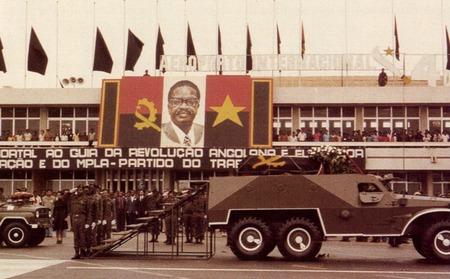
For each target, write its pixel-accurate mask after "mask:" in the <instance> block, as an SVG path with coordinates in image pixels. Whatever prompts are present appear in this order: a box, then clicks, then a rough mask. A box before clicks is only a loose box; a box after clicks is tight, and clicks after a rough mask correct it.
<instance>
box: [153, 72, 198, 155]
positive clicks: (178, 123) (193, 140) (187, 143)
mask: <svg viewBox="0 0 450 279" xmlns="http://www.w3.org/2000/svg"><path fill="white" fill-rule="evenodd" d="M167 101H168V103H167V104H168V112H169V115H170V122H167V123H163V124H162V131H161V146H170V147H203V142H204V139H203V131H204V127H203V125H200V124H198V123H195V122H194V119H195V116H196V115H197V111H198V108H199V105H200V90H199V88H198V86H197V85H195V84H194V83H193V82H191V81H189V80H181V81H178V82H176V83H175V84H174V85H173V86H172V87H171V88H170V89H169V93H168V98H167Z"/></svg>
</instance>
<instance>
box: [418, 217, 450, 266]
mask: <svg viewBox="0 0 450 279" xmlns="http://www.w3.org/2000/svg"><path fill="white" fill-rule="evenodd" d="M420 247H421V250H422V252H423V254H424V256H425V257H426V258H427V260H429V261H432V262H441V263H447V264H449V263H450V220H441V221H439V222H437V223H434V224H431V225H430V226H429V227H428V229H425V230H424V234H423V237H422V241H421V243H420Z"/></svg>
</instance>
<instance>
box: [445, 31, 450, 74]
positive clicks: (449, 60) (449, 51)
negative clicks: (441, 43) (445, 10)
mask: <svg viewBox="0 0 450 279" xmlns="http://www.w3.org/2000/svg"><path fill="white" fill-rule="evenodd" d="M445 37H446V41H447V66H446V67H445V69H447V70H450V40H449V38H448V31H447V26H445Z"/></svg>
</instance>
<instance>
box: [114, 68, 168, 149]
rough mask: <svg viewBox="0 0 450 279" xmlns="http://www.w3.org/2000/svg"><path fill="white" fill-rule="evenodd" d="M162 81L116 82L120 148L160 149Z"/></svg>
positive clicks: (152, 78)
mask: <svg viewBox="0 0 450 279" xmlns="http://www.w3.org/2000/svg"><path fill="white" fill-rule="evenodd" d="M163 81H164V78H163V77H123V78H122V80H120V96H119V101H118V103H119V105H118V108H119V110H118V112H119V115H120V116H119V121H120V122H119V140H118V142H119V145H120V146H159V145H160V135H161V111H162V101H163V96H162V94H163Z"/></svg>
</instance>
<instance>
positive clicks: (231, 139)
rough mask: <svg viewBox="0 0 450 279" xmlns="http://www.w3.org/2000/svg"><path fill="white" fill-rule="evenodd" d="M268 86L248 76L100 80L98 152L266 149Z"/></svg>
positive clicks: (269, 114) (269, 125)
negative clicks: (123, 149)
mask: <svg viewBox="0 0 450 279" xmlns="http://www.w3.org/2000/svg"><path fill="white" fill-rule="evenodd" d="M271 133H272V80H271V79H252V78H251V77H249V76H202V77H181V78H180V77H151V76H144V77H123V78H122V79H120V80H104V82H103V87H102V100H101V113H100V127H99V146H100V147H185V148H187V147H195V148H197V147H198V148H213V147H221V148H237V147H239V148H244V147H246V148H253V147H255V148H261V147H263V148H270V147H271V146H272V135H271Z"/></svg>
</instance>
